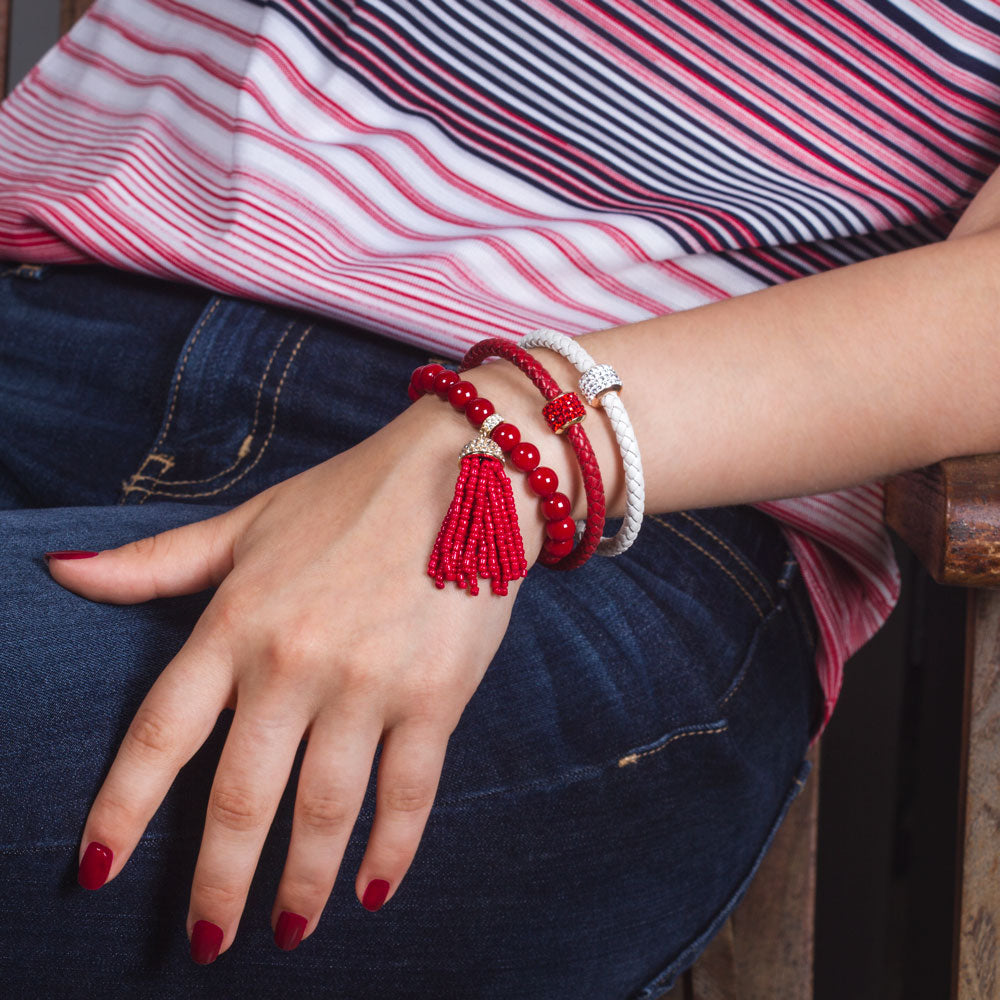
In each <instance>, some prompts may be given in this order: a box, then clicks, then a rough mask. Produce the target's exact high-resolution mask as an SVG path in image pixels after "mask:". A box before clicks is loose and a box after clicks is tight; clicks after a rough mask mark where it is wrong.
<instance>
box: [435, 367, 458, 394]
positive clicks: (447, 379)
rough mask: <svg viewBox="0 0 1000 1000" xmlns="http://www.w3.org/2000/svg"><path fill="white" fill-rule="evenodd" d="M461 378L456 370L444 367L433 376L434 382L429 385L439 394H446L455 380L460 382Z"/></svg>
mask: <svg viewBox="0 0 1000 1000" xmlns="http://www.w3.org/2000/svg"><path fill="white" fill-rule="evenodd" d="M461 380H462V379H461V376H460V375H459V374H458V372H453V371H452V370H451V369H450V368H445V369H444V370H443V371H439V372H438V373H437V375H435V376H434V384H433V385H432V386H431V389H432V390H433V391H434V392H436V393H437V394H438V395H439V396H447V395H448V390H449V389H450V388H451V387H452V386H453V385H454V384H455V383H456V382H461Z"/></svg>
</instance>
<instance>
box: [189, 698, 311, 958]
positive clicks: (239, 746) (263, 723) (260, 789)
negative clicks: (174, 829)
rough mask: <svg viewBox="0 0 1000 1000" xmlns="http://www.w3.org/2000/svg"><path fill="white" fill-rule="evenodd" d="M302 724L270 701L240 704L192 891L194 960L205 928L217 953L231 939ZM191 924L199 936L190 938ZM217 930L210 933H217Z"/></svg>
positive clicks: (218, 774)
mask: <svg viewBox="0 0 1000 1000" xmlns="http://www.w3.org/2000/svg"><path fill="white" fill-rule="evenodd" d="M306 725H307V721H306V720H304V719H302V718H301V717H300V716H299V715H297V714H295V713H291V712H286V711H285V710H284V709H282V707H281V706H280V705H277V704H276V703H275V700H274V699H268V700H267V701H257V702H254V703H252V704H249V705H247V706H245V707H241V704H240V702H239V701H237V705H236V714H235V716H234V717H233V723H232V726H231V727H230V730H229V734H228V736H227V738H226V745H225V746H224V747H223V750H222V754H221V756H220V757H219V764H218V767H217V768H216V771H215V779H214V780H213V782H212V791H211V793H210V795H209V801H208V810H207V813H206V818H205V831H204V834H203V835H202V840H201V848H200V849H199V852H198V861H197V864H196V865H195V870H194V882H193V884H192V887H191V903H190V907H189V909H188V917H187V932H188V936H189V937H190V938H191V954H192V957H193V958H194V959H195V961H200V962H202V964H204V961H203V960H204V957H205V956H204V955H199V952H200V949H201V937H202V934H203V933H204V931H205V927H206V926H207V925H209V924H210V925H212V927H214V928H217V929H218V930H221V932H222V933H221V937H219V939H218V948H217V949H215V954H220V953H221V952H224V951H226V950H227V949H228V948H229V946H230V945H231V944H232V943H233V940H234V938H235V937H236V929H237V927H238V926H239V922H240V917H241V916H242V913H243V908H244V906H245V904H246V897H247V893H248V892H249V890H250V882H251V880H252V879H253V873H254V871H255V870H256V868H257V862H258V860H259V859H260V852H261V849H262V848H263V846H264V840H265V838H266V837H267V832H268V830H269V829H270V827H271V821H272V820H273V819H274V814H275V811H276V810H277V808H278V803H279V801H280V800H281V795H282V792H283V791H284V789H285V786H286V785H287V784H288V776H289V774H290V773H291V770H292V764H293V763H294V760H295V753H296V751H297V750H298V746H299V743H300V742H301V741H302V734H303V732H304V731H305V728H306ZM196 924H199V925H200V930H201V932H202V933H200V934H199V935H195V934H194V933H193V932H194V929H195V925H196ZM218 930H216V931H212V932H211V933H214V934H216V935H217V934H218ZM215 954H210V957H209V958H208V961H211V960H213V959H214V958H215Z"/></svg>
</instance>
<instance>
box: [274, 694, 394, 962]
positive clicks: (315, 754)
mask: <svg viewBox="0 0 1000 1000" xmlns="http://www.w3.org/2000/svg"><path fill="white" fill-rule="evenodd" d="M381 735H382V723H381V721H380V720H378V719H377V718H375V717H366V716H362V715H358V714H354V715H349V714H347V713H345V712H333V711H331V712H328V713H326V714H324V715H321V716H320V717H319V718H317V719H316V720H315V721H314V722H313V725H312V729H311V730H310V732H309V743H308V745H307V746H306V752H305V756H304V757H303V759H302V768H301V770H300V771H299V781H298V788H297V790H296V796H295V815H294V818H293V820H292V836H291V840H290V841H289V845H288V856H287V858H286V860H285V870H284V871H283V872H282V875H281V882H280V884H279V885H278V891H277V894H276V895H275V904H274V909H273V911H272V914H271V926H272V927H273V928H274V940H275V944H277V945H278V947H279V948H283V949H285V950H286V951H290V950H291V949H292V948H294V947H296V945H297V944H298V943H299V942H300V941H301V940H302V939H303V938H306V937H308V936H309V935H310V934H312V932H313V931H314V930H315V928H316V925H317V924H318V923H319V919H320V915H321V914H322V912H323V907H324V906H326V903H327V900H328V899H329V897H330V892H331V890H332V889H333V884H334V882H335V881H336V878H337V872H338V871H339V870H340V865H341V861H342V860H343V857H344V851H345V850H346V849H347V843H348V841H349V840H350V836H351V831H352V830H353V829H354V824H355V822H356V820H357V818H358V812H359V811H360V809H361V804H362V802H363V801H364V797H365V789H366V788H367V786H368V778H369V776H370V775H371V770H372V761H373V760H374V758H375V748H376V746H378V741H379V737H380V736H381Z"/></svg>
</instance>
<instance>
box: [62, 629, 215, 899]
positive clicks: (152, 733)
mask: <svg viewBox="0 0 1000 1000" xmlns="http://www.w3.org/2000/svg"><path fill="white" fill-rule="evenodd" d="M230 686H231V671H230V669H229V666H228V664H225V663H220V662H219V661H218V660H217V659H216V658H215V657H214V656H213V654H212V652H211V651H210V650H209V648H208V647H207V646H206V645H205V644H204V643H203V642H201V641H200V636H196V634H195V633H192V635H191V636H189V638H188V641H187V642H186V643H185V644H184V646H183V647H182V648H181V650H180V651H179V652H178V653H177V655H176V656H175V657H174V658H173V660H171V661H170V663H168V664H167V666H166V667H165V668H164V669H163V672H162V673H161V674H160V676H159V677H158V678H157V679H156V681H155V682H154V684H153V686H152V687H151V688H150V689H149V692H148V693H147V695H146V697H145V698H143V700H142V704H141V705H140V706H139V709H138V711H137V712H136V714H135V717H134V718H133V719H132V721H131V723H130V724H129V728H128V730H127V731H126V733H125V737H124V739H123V740H122V743H121V746H120V747H119V748H118V753H117V754H116V755H115V759H114V762H113V763H112V765H111V769H110V770H109V771H108V774H107V776H106V777H105V779H104V783H103V784H102V785H101V787H100V789H99V791H98V793H97V796H96V798H95V799H94V802H93V804H92V805H91V807H90V813H89V814H88V816H87V821H86V823H85V825H84V829H83V838H82V840H81V843H80V872H79V876H78V877H79V881H80V884H81V885H83V886H84V887H85V888H87V889H98V888H100V886H102V885H103V884H104V883H105V882H106V881H109V880H110V879H112V878H114V877H115V876H116V875H117V874H118V872H120V871H121V870H122V868H123V866H124V865H125V862H126V861H127V860H128V859H129V857H130V856H131V854H132V851H133V850H135V846H136V844H138V842H139V839H140V838H141V837H142V834H143V832H144V831H145V829H146V827H147V826H148V825H149V821H150V820H151V819H152V817H153V814H154V813H155V812H156V810H157V809H158V808H159V807H160V804H161V803H162V802H163V799H164V797H165V796H166V794H167V792H168V791H169V789H170V786H171V785H172V784H173V782H174V779H175V778H176V777H177V772H178V771H179V770H180V769H181V767H183V766H184V764H186V763H187V761H189V760H190V759H191V757H192V756H194V754H195V753H196V752H197V750H198V748H199V747H200V746H201V745H202V744H203V743H204V742H205V740H206V739H207V738H208V736H209V734H210V733H211V732H212V730H213V729H214V728H215V724H216V722H217V720H218V717H219V712H220V711H221V710H222V708H223V706H224V705H225V702H226V697H227V694H228V692H229V688H230ZM95 845H96V846H95Z"/></svg>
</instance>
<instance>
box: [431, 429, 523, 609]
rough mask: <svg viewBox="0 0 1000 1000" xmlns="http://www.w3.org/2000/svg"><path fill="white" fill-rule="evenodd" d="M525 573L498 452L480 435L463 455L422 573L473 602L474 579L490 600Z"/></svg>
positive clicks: (509, 491)
mask: <svg viewBox="0 0 1000 1000" xmlns="http://www.w3.org/2000/svg"><path fill="white" fill-rule="evenodd" d="M527 572H528V563H527V560H526V559H525V557H524V543H523V542H522V540H521V532H520V530H519V528H518V524H517V508H516V507H515V505H514V492H513V490H512V489H511V485H510V480H509V479H508V478H507V476H506V474H505V473H504V471H503V451H501V449H500V446H499V445H498V444H497V443H496V442H495V441H493V440H491V439H490V438H488V437H487V436H486V435H485V434H483V433H480V434H479V435H477V437H476V438H475V439H474V440H472V441H470V442H469V443H468V444H467V445H466V446H465V447H464V448H463V449H462V455H461V465H460V466H459V472H458V481H457V482H456V483H455V496H454V497H453V498H452V501H451V506H450V507H449V508H448V513H447V514H445V517H444V521H443V522H442V523H441V530H440V531H439V532H438V536H437V540H436V541H435V542H434V549H433V551H432V552H431V558H430V561H429V562H428V564H427V573H428V575H429V576H432V577H434V584H435V586H437V587H438V588H439V589H443V588H444V584H445V581H446V580H454V581H455V583H456V584H457V585H458V586H459V587H460V588H461V589H462V590H465V589H466V588H468V591H469V594H470V595H472V596H475V595H476V594H478V593H479V580H478V577H483V578H484V579H488V580H489V581H490V588H491V589H492V591H493V593H494V594H499V595H501V596H503V595H505V594H506V593H507V584H508V582H509V581H511V580H517V579H519V578H520V577H522V576H524V575H525V574H526V573H527Z"/></svg>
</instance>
